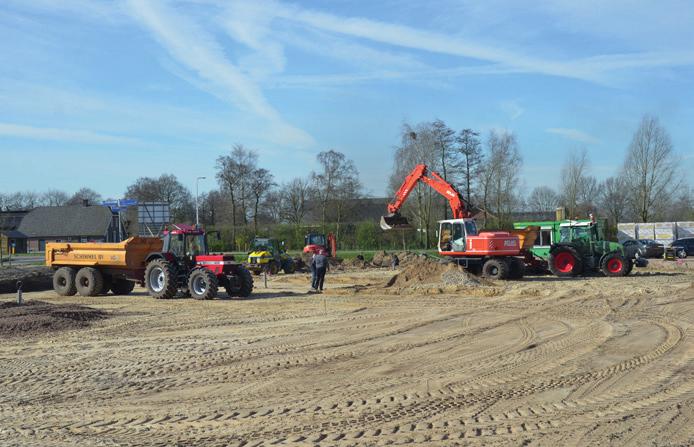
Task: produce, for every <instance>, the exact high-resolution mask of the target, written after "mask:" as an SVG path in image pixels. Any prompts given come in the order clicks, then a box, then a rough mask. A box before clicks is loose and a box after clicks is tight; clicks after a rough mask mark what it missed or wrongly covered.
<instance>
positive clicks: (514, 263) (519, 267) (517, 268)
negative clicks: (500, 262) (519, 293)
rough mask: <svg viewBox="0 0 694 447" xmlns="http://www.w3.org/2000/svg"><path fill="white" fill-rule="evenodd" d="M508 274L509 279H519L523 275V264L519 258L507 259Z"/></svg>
mask: <svg viewBox="0 0 694 447" xmlns="http://www.w3.org/2000/svg"><path fill="white" fill-rule="evenodd" d="M509 266H510V269H509V274H508V277H509V278H510V279H521V278H523V276H525V264H524V263H523V261H521V260H520V258H510V259H509Z"/></svg>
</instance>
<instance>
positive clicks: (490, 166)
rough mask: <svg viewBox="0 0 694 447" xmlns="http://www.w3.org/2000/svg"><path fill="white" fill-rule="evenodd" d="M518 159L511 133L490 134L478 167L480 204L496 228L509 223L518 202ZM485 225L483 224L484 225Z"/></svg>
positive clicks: (492, 132) (513, 137)
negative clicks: (484, 154)
mask: <svg viewBox="0 0 694 447" xmlns="http://www.w3.org/2000/svg"><path fill="white" fill-rule="evenodd" d="M521 164H522V158H521V155H520V152H519V151H518V142H517V141H516V137H515V135H514V134H513V133H511V132H508V131H501V132H497V131H494V130H492V131H491V132H490V133H489V138H488V139H487V155H486V156H485V162H484V164H483V166H482V175H481V178H480V179H481V181H482V203H483V206H484V209H485V213H488V214H491V216H490V217H491V218H492V221H493V222H494V223H495V224H496V225H497V226H504V225H507V224H509V223H510V218H511V213H512V212H513V210H514V209H515V208H516V204H517V203H518V201H519V197H518V194H517V193H516V191H517V190H518V182H519V178H518V173H519V172H520V167H521ZM485 223H486V222H485Z"/></svg>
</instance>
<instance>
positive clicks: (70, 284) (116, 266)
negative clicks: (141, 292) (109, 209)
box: [46, 237, 163, 296]
mask: <svg viewBox="0 0 694 447" xmlns="http://www.w3.org/2000/svg"><path fill="white" fill-rule="evenodd" d="M162 244H163V242H162V240H161V239H159V238H143V237H131V238H129V239H126V240H125V241H123V242H116V243H72V242H55V243H48V244H46V265H47V266H49V267H52V268H53V269H55V270H56V272H55V274H54V275H53V289H54V290H55V291H56V292H58V294H60V295H64V296H70V295H74V294H75V293H77V292H79V294H80V295H84V296H95V295H100V294H103V293H108V291H109V290H112V291H113V293H115V294H117V295H126V294H128V293H130V292H132V290H133V288H134V287H135V283H136V282H138V283H140V284H144V273H145V267H146V266H145V260H146V258H147V256H148V255H149V254H150V253H153V252H160V251H161V250H162Z"/></svg>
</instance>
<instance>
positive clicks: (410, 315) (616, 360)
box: [0, 266, 694, 446]
mask: <svg viewBox="0 0 694 447" xmlns="http://www.w3.org/2000/svg"><path fill="white" fill-rule="evenodd" d="M661 267H662V268H656V267H652V268H649V269H647V270H645V271H644V270H636V271H635V272H636V274H634V275H632V276H629V277H625V278H605V277H601V276H593V277H587V278H576V279H566V280H565V279H559V278H555V277H551V276H534V277H527V278H525V279H524V280H522V281H509V282H503V281H498V282H490V281H484V280H482V281H479V280H476V279H475V278H470V277H467V276H466V275H465V274H463V273H460V272H458V271H455V270H450V269H448V268H446V269H441V268H438V267H436V266H433V267H431V268H430V269H429V270H426V269H425V270H423V271H422V272H414V271H407V268H404V270H406V271H402V272H401V274H400V275H399V276H397V277H393V272H391V271H389V270H388V269H373V268H371V269H364V270H361V269H353V270H350V271H341V272H331V273H329V274H328V277H327V279H326V285H327V290H326V291H325V293H323V294H322V295H317V294H311V295H309V294H307V293H306V290H307V288H308V282H309V281H308V275H306V274H297V275H288V276H285V275H278V276H275V277H273V278H271V279H270V280H269V282H268V288H267V289H266V288H264V287H263V281H262V280H259V279H258V278H256V282H257V288H256V290H255V293H254V294H253V296H252V298H251V299H247V300H223V299H217V300H213V301H200V302H198V301H193V300H191V299H174V300H166V301H164V300H155V299H153V298H150V297H148V296H146V294H145V291H144V290H143V289H140V288H137V289H136V290H135V293H134V294H132V295H129V296H113V295H108V296H102V297H93V298H84V297H79V296H74V297H58V296H57V295H56V294H55V293H54V292H52V291H47V292H30V293H26V294H25V295H24V298H25V299H27V300H30V301H40V302H41V303H42V306H43V307H45V308H46V309H47V312H54V309H53V308H51V306H50V305H60V304H63V305H67V304H69V305H70V306H72V307H73V308H77V309H81V311H83V310H84V309H89V308H91V309H96V310H98V311H101V312H99V313H98V315H99V318H94V319H90V320H89V321H85V322H83V324H82V323H80V324H79V325H67V326H64V325H57V326H56V328H55V330H41V331H35V330H34V331H32V330H26V331H25V330H24V329H23V328H24V326H22V325H20V326H17V327H15V326H12V325H9V326H7V327H9V328H10V329H12V328H14V329H15V330H14V332H12V333H6V332H3V340H2V343H1V344H0V444H2V445H22V446H26V445H35V446H48V445H51V446H53V445H57V446H74V445H109V446H110V445H157V446H171V445H181V446H189V445H204V446H217V445H219V446H227V445H232V446H234V445H243V446H256V445H321V446H329V445H338V446H348V445H400V444H419V445H427V446H436V445H440V446H449V445H485V446H486V445H508V444H510V445H548V446H571V445H587V444H593V445H596V444H599V445H664V446H681V445H692V444H694V361H693V358H694V270H692V269H689V268H670V267H668V266H661ZM419 273H422V274H421V275H420V274H419ZM13 299H14V295H13V294H4V295H0V304H2V303H5V304H4V307H2V308H0V321H2V318H3V316H2V312H4V311H6V310H7V309H9V310H12V311H13V312H16V311H17V310H16V307H14V306H11V305H9V304H7V303H9V302H10V301H12V300H13ZM36 309H38V308H36ZM51 309H53V310H51ZM57 315H58V316H59V314H57ZM23 318H24V317H23ZM27 327H33V326H32V325H30V324H29V325H27ZM10 329H8V331H9V330H10Z"/></svg>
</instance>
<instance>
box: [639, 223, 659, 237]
mask: <svg viewBox="0 0 694 447" xmlns="http://www.w3.org/2000/svg"><path fill="white" fill-rule="evenodd" d="M636 228H637V231H636V234H637V235H638V239H655V224H652V223H640V224H637V226H636Z"/></svg>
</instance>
